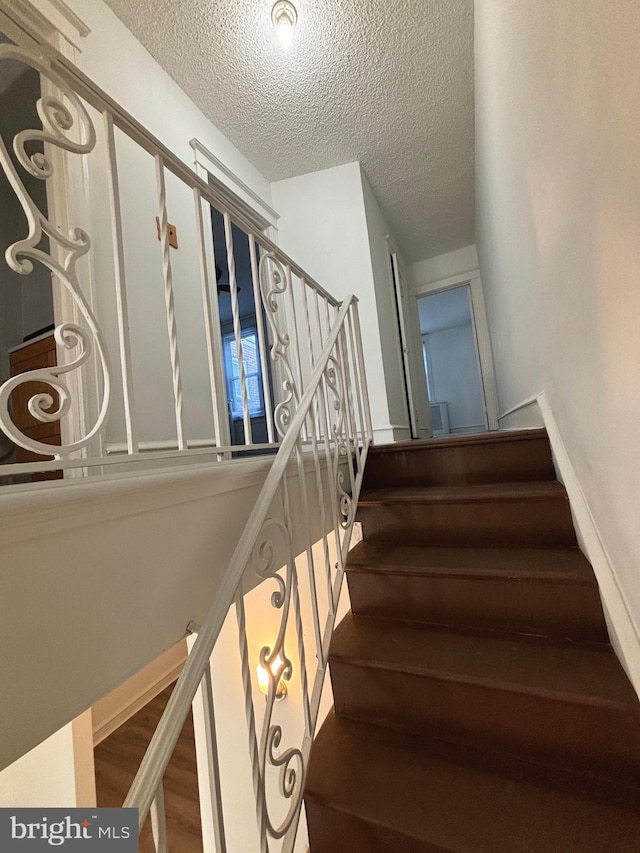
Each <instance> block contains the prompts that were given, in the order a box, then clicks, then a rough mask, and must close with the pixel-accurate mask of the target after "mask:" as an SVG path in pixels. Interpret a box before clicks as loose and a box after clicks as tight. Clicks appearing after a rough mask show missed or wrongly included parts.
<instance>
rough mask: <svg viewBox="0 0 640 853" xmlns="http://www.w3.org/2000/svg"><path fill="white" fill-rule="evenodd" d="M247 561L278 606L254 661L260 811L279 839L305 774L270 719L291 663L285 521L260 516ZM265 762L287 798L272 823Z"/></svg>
mask: <svg viewBox="0 0 640 853" xmlns="http://www.w3.org/2000/svg"><path fill="white" fill-rule="evenodd" d="M283 562H284V566H283ZM252 566H253V569H254V571H255V572H256V574H257V575H258V576H259V577H260V578H262V579H263V580H265V579H269V580H273V581H274V582H275V584H276V589H275V590H274V591H273V593H272V594H271V605H272V607H274V608H276V609H277V610H280V611H281V615H280V625H279V627H278V634H277V636H276V639H275V641H274V643H273V645H272V646H264V647H263V648H262V649H261V650H260V655H259V661H260V666H261V667H263V669H264V671H265V672H266V673H267V677H268V683H269V686H268V692H267V707H266V711H265V716H264V722H263V728H262V737H261V740H260V757H259V761H260V773H261V778H262V780H263V781H262V799H263V803H264V811H263V813H264V818H265V823H266V828H267V831H268V832H269V835H271V837H272V838H274V839H279V838H282V837H283V836H284V835H286V833H287V831H288V830H289V828H290V827H291V825H292V823H293V821H294V819H295V817H296V814H297V812H298V809H299V807H300V803H301V800H302V785H303V780H304V775H305V763H304V757H303V755H302V751H301V750H300V749H298V748H296V747H290V748H289V749H285V750H283V751H282V752H280V748H281V745H282V738H283V733H282V726H280V725H278V724H277V723H274V722H273V712H274V705H275V702H276V699H277V695H276V694H277V690H278V685H279V684H280V681H281V680H284V681H285V682H287V681H289V680H290V679H291V676H292V674H293V663H292V662H291V659H290V658H289V657H288V656H287V652H286V649H285V636H286V632H287V626H288V623H289V615H290V611H291V600H292V596H293V595H294V594H295V588H296V587H297V583H298V579H297V574H296V566H295V560H294V557H293V550H292V547H291V537H290V533H289V530H288V528H287V525H286V524H285V523H284V521H282V520H281V519H279V518H267V519H266V520H265V521H264V523H263V525H262V528H261V531H260V535H259V537H258V539H257V540H256V544H255V545H254V548H253V555H252ZM280 568H284V577H282V576H281V575H280V574H279V573H278V570H279V569H280ZM269 766H270V767H272V768H274V769H276V770H277V771H278V774H279V789H280V794H281V796H282V797H283V798H284V800H286V801H289V807H288V810H287V813H286V815H285V816H284V818H283V819H282V820H281V821H280V822H279V823H277V824H276V823H275V822H274V820H273V818H272V815H271V813H270V809H269V803H268V802H267V794H266V785H265V778H266V771H267V769H268V767H269Z"/></svg>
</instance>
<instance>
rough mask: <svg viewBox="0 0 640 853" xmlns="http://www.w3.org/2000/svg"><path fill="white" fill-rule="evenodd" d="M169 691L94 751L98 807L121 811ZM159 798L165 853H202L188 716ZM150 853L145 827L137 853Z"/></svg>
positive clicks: (151, 849)
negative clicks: (166, 842) (162, 808)
mask: <svg viewBox="0 0 640 853" xmlns="http://www.w3.org/2000/svg"><path fill="white" fill-rule="evenodd" d="M172 690H173V684H172V685H170V686H169V687H167V688H166V690H164V691H163V692H162V693H160V694H159V695H158V696H156V698H155V699H152V700H151V702H149V704H148V705H146V706H145V707H144V708H142V710H140V711H138V713H137V714H135V716H133V717H132V718H131V719H130V720H128V721H127V722H126V723H124V724H123V725H122V726H120V728H119V729H116V731H115V732H113V734H111V735H109V737H108V738H106V739H105V740H103V741H102V743H101V744H99V745H98V746H97V747H96V749H95V764H96V787H97V794H98V806H103V807H115V806H117V807H119V806H121V805H122V803H123V800H124V798H125V796H126V794H127V791H128V790H129V787H130V785H131V783H132V782H133V778H134V776H135V773H136V771H137V769H138V767H139V765H140V762H141V760H142V757H143V755H144V752H145V750H146V748H147V745H148V744H149V741H150V740H151V736H152V734H153V732H154V731H155V728H156V726H157V724H158V721H159V720H160V717H161V715H162V712H163V711H164V708H165V705H166V704H167V702H168V700H169V696H170V695H171V691H172ZM164 795H165V807H166V812H167V830H168V836H169V849H170V850H171V851H172V853H202V835H201V831H200V807H199V803H198V778H197V772H196V753H195V742H194V736H193V719H192V716H191V713H190V714H189V716H188V718H187V720H186V722H185V725H184V728H183V730H182V734H181V735H180V739H179V740H178V743H177V745H176V749H175V752H174V753H173V757H172V759H171V762H170V763H169V766H168V768H167V772H166V774H165V777H164ZM153 849H154V848H153V839H152V836H151V824H150V822H149V821H147V823H146V824H145V827H144V830H143V832H142V835H141V836H140V853H153Z"/></svg>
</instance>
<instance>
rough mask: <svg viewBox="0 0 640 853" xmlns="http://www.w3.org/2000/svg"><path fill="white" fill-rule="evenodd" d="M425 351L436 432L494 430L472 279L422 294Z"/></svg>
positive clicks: (436, 433) (436, 434) (471, 432)
mask: <svg viewBox="0 0 640 853" xmlns="http://www.w3.org/2000/svg"><path fill="white" fill-rule="evenodd" d="M418 315H419V319H420V335H421V338H422V356H423V359H424V368H425V374H426V379H427V395H428V398H429V410H430V413H431V428H432V430H433V435H434V436H436V437H438V436H447V435H471V434H473V433H479V432H486V431H487V429H488V422H487V411H486V401H485V395H484V388H483V380H482V370H481V365H480V357H479V352H478V341H477V335H476V329H475V323H474V315H473V307H472V302H471V290H470V286H469V284H468V283H464V284H460V285H458V286H456V287H451V288H448V289H446V290H440V291H436V292H434V293H429V294H427V295H425V296H421V297H419V298H418Z"/></svg>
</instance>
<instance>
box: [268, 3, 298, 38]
mask: <svg viewBox="0 0 640 853" xmlns="http://www.w3.org/2000/svg"><path fill="white" fill-rule="evenodd" d="M271 20H272V21H273V23H274V25H275V28H276V31H277V33H278V38H279V39H280V44H281V45H282V46H283V47H284V49H285V50H287V48H288V47H289V45H290V44H291V41H292V39H293V28H294V27H295V25H296V22H297V20H298V13H297V12H296V7H295V6H294V5H293V3H290V2H289V0H278V2H277V3H275V4H274V6H273V9H272V10H271Z"/></svg>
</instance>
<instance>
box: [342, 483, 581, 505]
mask: <svg viewBox="0 0 640 853" xmlns="http://www.w3.org/2000/svg"><path fill="white" fill-rule="evenodd" d="M549 498H552V499H553V498H555V499H557V498H565V499H566V491H565V489H564V486H563V485H562V484H561V483H558V482H557V481H555V480H550V481H542V482H533V483H529V482H527V483H482V484H473V485H466V486H394V487H391V488H383V489H367V490H366V491H363V492H362V493H361V494H360V499H359V501H358V505H359V506H362V507H367V506H384V505H387V506H388V505H394V504H395V505H397V504H443V503H478V502H481V501H507V500H508V501H531V500H541V501H545V500H549Z"/></svg>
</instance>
